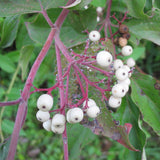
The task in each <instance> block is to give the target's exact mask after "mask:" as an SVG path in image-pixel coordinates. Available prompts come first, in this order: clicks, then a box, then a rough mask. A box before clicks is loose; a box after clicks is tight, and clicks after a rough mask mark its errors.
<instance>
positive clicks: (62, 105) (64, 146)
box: [55, 45, 68, 160]
mask: <svg viewBox="0 0 160 160" xmlns="http://www.w3.org/2000/svg"><path fill="white" fill-rule="evenodd" d="M55 47H56V58H57V68H58V81H59V93H60V106H61V108H62V109H63V110H62V111H61V112H62V114H63V115H64V116H65V109H64V106H65V94H64V85H63V76H62V65H61V55H60V50H59V48H58V47H57V45H55ZM62 137H63V149H64V160H68V143H67V130H66V126H65V130H64V132H63V135H62Z"/></svg>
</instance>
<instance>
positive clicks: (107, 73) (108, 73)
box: [81, 63, 114, 77]
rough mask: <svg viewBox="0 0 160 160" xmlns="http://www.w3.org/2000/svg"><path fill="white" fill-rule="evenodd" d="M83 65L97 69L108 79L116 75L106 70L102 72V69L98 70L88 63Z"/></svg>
mask: <svg viewBox="0 0 160 160" xmlns="http://www.w3.org/2000/svg"><path fill="white" fill-rule="evenodd" d="M81 64H84V65H86V66H88V67H90V68H93V69H95V70H97V71H99V72H101V73H103V74H104V75H106V76H107V77H109V76H111V75H114V73H111V72H107V71H104V70H102V69H100V68H98V67H95V66H92V65H90V64H86V63H81Z"/></svg>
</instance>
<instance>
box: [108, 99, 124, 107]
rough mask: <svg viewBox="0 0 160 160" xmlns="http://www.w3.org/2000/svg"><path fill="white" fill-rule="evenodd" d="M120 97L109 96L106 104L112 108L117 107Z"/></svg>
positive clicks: (120, 100)
mask: <svg viewBox="0 0 160 160" xmlns="http://www.w3.org/2000/svg"><path fill="white" fill-rule="evenodd" d="M121 102H122V99H121V98H118V97H114V96H111V97H109V100H108V104H109V106H110V107H112V108H117V107H119V106H120V105H121Z"/></svg>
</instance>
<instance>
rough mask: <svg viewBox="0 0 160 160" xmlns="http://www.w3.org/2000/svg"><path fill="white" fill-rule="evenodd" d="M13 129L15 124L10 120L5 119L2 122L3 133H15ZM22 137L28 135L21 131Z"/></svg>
mask: <svg viewBox="0 0 160 160" xmlns="http://www.w3.org/2000/svg"><path fill="white" fill-rule="evenodd" d="M13 127H14V122H12V121H10V120H8V119H4V120H3V122H2V131H3V132H5V133H7V134H12V132H13ZM20 136H26V133H25V132H24V131H23V130H21V131H20Z"/></svg>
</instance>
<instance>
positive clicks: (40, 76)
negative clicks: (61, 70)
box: [34, 49, 56, 84]
mask: <svg viewBox="0 0 160 160" xmlns="http://www.w3.org/2000/svg"><path fill="white" fill-rule="evenodd" d="M55 55H56V54H55V50H54V49H50V50H49V52H48V53H47V55H46V57H45V59H44V61H43V62H42V64H41V65H40V68H39V70H38V72H37V74H36V77H35V80H34V83H36V84H42V83H43V82H44V81H45V80H47V81H48V82H49V80H51V81H52V83H53V81H54V80H55V78H56V76H55V73H54V69H55V65H56V57H55Z"/></svg>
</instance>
